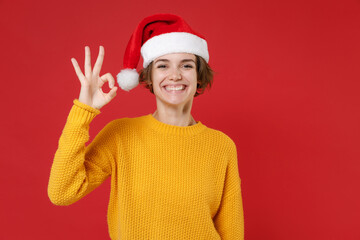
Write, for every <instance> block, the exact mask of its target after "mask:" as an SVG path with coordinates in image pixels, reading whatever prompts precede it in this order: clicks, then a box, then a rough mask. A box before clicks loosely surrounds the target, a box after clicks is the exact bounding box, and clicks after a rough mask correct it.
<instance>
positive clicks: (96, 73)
mask: <svg viewBox="0 0 360 240" xmlns="http://www.w3.org/2000/svg"><path fill="white" fill-rule="evenodd" d="M104 55H105V50H104V47H103V46H100V47H99V55H98V57H97V59H96V62H95V65H94V70H93V75H94V76H99V74H100V70H101V67H102V63H103V61H104Z"/></svg>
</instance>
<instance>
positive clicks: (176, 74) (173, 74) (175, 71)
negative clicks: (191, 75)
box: [169, 68, 181, 81]
mask: <svg viewBox="0 0 360 240" xmlns="http://www.w3.org/2000/svg"><path fill="white" fill-rule="evenodd" d="M169 78H170V79H171V80H173V81H177V80H180V79H181V72H180V70H179V69H177V68H174V69H172V70H171V73H170V76H169Z"/></svg>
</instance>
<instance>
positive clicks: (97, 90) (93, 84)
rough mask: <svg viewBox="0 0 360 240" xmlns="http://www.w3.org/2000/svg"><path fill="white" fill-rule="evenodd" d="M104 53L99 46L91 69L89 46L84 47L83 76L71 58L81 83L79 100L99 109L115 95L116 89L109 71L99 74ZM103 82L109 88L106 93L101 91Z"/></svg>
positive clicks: (102, 48)
mask: <svg viewBox="0 0 360 240" xmlns="http://www.w3.org/2000/svg"><path fill="white" fill-rule="evenodd" d="M104 54H105V52H104V47H103V46H100V48H99V55H98V57H97V59H96V63H95V65H94V69H93V70H91V60H90V48H89V47H88V46H86V47H85V76H84V74H83V73H82V72H81V69H80V67H79V64H78V63H77V61H76V60H75V58H71V62H72V64H73V66H74V69H75V72H76V75H77V76H78V78H79V80H80V83H81V89H80V96H79V101H80V102H82V103H85V104H87V105H89V106H91V107H93V108H96V109H100V108H102V107H103V106H104V105H106V104H107V103H109V102H110V101H111V100H112V99H113V98H114V97H115V96H116V90H117V87H115V79H114V78H113V76H112V75H111V74H110V73H106V74H104V75H102V76H101V77H100V76H99V74H100V70H101V66H102V63H103V60H104ZM105 82H108V83H109V88H110V89H111V90H110V91H109V92H108V93H104V92H103V91H102V86H103V85H104V83H105Z"/></svg>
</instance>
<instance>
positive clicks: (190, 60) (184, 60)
mask: <svg viewBox="0 0 360 240" xmlns="http://www.w3.org/2000/svg"><path fill="white" fill-rule="evenodd" d="M181 62H194V63H195V61H194V60H192V59H183V60H181Z"/></svg>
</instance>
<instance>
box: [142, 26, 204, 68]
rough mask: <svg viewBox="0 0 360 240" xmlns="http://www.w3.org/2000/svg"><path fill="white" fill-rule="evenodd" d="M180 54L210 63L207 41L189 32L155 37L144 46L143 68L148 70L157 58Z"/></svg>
mask: <svg viewBox="0 0 360 240" xmlns="http://www.w3.org/2000/svg"><path fill="white" fill-rule="evenodd" d="M180 52H184V53H192V54H196V55H198V56H200V57H203V58H204V59H205V61H206V62H209V52H208V48H207V42H206V40H204V39H202V38H200V37H198V36H196V35H194V34H191V33H187V32H171V33H164V34H161V35H158V36H154V37H152V38H150V39H149V40H147V41H146V42H145V43H144V44H143V45H142V47H141V55H142V57H143V59H144V64H143V67H144V68H146V67H147V66H148V65H149V64H150V63H151V62H152V61H154V60H155V59H156V58H157V57H160V56H162V55H165V54H169V53H180Z"/></svg>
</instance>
